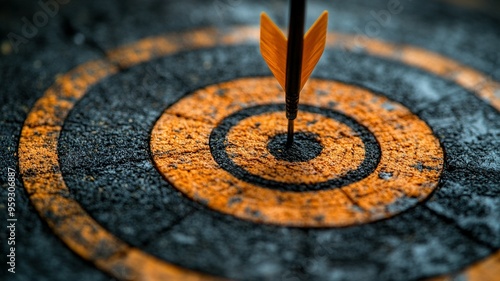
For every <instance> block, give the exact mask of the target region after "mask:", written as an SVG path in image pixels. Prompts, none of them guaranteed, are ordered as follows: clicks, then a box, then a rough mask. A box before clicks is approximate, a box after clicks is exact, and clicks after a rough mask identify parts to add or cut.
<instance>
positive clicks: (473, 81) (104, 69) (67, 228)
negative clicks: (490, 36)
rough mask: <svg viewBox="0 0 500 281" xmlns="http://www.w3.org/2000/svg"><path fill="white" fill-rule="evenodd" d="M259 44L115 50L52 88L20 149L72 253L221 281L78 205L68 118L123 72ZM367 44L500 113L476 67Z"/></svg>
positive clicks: (42, 209) (195, 43)
mask: <svg viewBox="0 0 500 281" xmlns="http://www.w3.org/2000/svg"><path fill="white" fill-rule="evenodd" d="M257 39H258V28H253V27H240V28H234V29H231V30H229V31H227V32H224V33H221V32H219V31H217V30H216V29H201V30H196V31H192V32H186V33H181V34H174V35H164V36H158V37H151V38H146V39H143V40H140V41H138V42H135V43H132V44H130V45H125V46H123V47H119V48H117V49H114V50H112V51H110V52H109V53H108V54H107V57H106V58H105V59H103V60H97V61H91V62H88V63H84V64H82V65H80V66H77V67H76V68H75V69H73V70H71V71H69V72H68V73H66V74H64V75H62V76H61V77H59V78H58V79H57V80H56V82H55V83H54V85H53V86H51V87H50V88H49V89H47V90H46V92H45V93H44V95H43V96H42V97H41V98H40V99H39V100H38V101H37V102H36V104H35V106H34V107H33V108H32V109H31V111H30V113H29V114H28V116H27V118H26V120H25V123H24V126H23V128H22V132H21V137H20V140H19V148H18V155H19V167H20V172H21V176H22V179H23V183H24V187H25V188H26V190H27V192H28V194H29V196H30V200H31V202H32V204H33V206H34V207H35V209H36V210H37V211H38V212H39V214H40V215H41V217H42V218H44V220H45V221H46V222H47V223H48V225H49V226H50V227H51V228H52V230H53V231H54V232H55V233H56V235H58V237H59V238H60V239H62V240H63V241H64V243H66V245H68V247H69V248H70V249H72V250H73V251H74V252H75V253H77V254H78V255H80V256H81V257H82V258H84V259H86V260H89V261H91V262H93V263H94V264H95V265H96V266H97V267H98V268H100V269H101V270H103V271H105V272H107V273H109V274H111V275H112V276H114V277H116V278H118V279H122V280H163V279H168V280H218V278H216V277H210V276H206V275H204V274H201V273H198V272H194V271H191V270H188V269H185V268H181V267H178V266H176V265H173V264H170V263H167V262H165V261H162V260H159V259H157V258H155V257H153V256H151V255H149V254H147V253H144V252H142V251H141V250H139V249H137V248H134V247H131V246H129V245H127V244H126V243H124V242H123V241H121V240H120V239H118V238H116V237H115V236H114V235H113V234H111V233H109V232H108V231H107V230H106V229H104V228H103V227H102V226H100V225H99V223H98V222H96V221H95V220H94V219H92V218H91V217H90V216H89V215H88V214H87V213H86V211H85V210H84V209H83V208H82V207H81V206H80V205H79V203H78V202H76V201H74V200H73V199H71V196H70V194H69V190H68V188H67V186H66V184H65V182H64V179H63V177H62V174H61V170H60V167H59V161H58V156H57V144H58V138H59V135H60V132H61V129H62V125H63V123H64V120H65V118H66V116H67V115H68V113H69V111H70V110H71V109H72V108H73V107H74V105H75V103H76V102H77V101H78V100H79V99H81V98H82V97H83V96H84V95H85V93H86V91H87V89H88V88H89V87H90V86H92V85H94V84H96V83H98V82H99V81H100V80H102V79H104V78H105V77H108V76H110V75H114V74H116V73H118V72H119V70H120V69H126V68H129V67H132V66H134V65H136V64H139V63H141V62H145V61H148V60H151V59H154V58H158V57H161V56H166V55H169V54H172V53H175V52H177V51H178V50H180V49H198V48H207V47H213V46H216V45H218V44H222V45H236V44H242V43H246V42H256V41H257ZM364 43H365V45H364V49H363V51H364V52H366V53H368V54H371V55H374V56H379V57H384V58H387V59H392V60H396V61H401V62H403V63H406V64H408V65H410V66H414V67H417V68H421V69H423V70H426V71H428V72H431V73H434V74H436V75H438V76H441V77H443V78H445V79H448V80H451V81H454V82H456V83H457V84H459V85H461V86H463V87H464V88H466V89H468V90H470V91H472V92H474V93H476V94H477V95H478V96H479V97H481V98H482V99H484V100H485V101H486V102H487V103H489V104H491V105H492V106H493V107H495V108H496V109H500V98H498V97H497V93H498V92H499V89H500V85H499V84H498V82H496V81H492V80H491V79H489V78H488V77H487V76H486V75H484V74H482V73H480V72H478V71H476V70H474V69H471V68H469V67H466V66H464V65H461V64H459V63H457V62H455V61H453V60H451V59H448V58H446V57H443V56H441V55H438V54H436V53H432V52H429V51H426V50H423V49H420V48H416V47H412V46H401V45H395V44H391V43H387V42H382V41H378V40H376V39H367V40H365V42H364ZM327 44H328V45H329V46H336V47H342V48H346V49H352V48H355V47H357V45H356V39H355V37H354V36H352V35H347V34H335V33H330V34H329V36H328V38H327ZM429 61H432V63H429ZM102 245H106V248H107V249H108V251H106V252H102V251H101V250H100V249H101V247H102ZM493 258H494V257H493ZM487 261H489V260H487ZM472 270H473V271H472V272H473V273H474V274H476V273H477V272H478V270H479V271H481V272H483V271H484V272H486V273H487V272H488V270H485V269H484V268H482V267H481V266H476V267H474V268H473V269H472Z"/></svg>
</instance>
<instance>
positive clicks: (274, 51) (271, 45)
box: [260, 13, 287, 89]
mask: <svg viewBox="0 0 500 281" xmlns="http://www.w3.org/2000/svg"><path fill="white" fill-rule="evenodd" d="M260 52H261V54H262V57H263V58H264V60H265V61H266V63H267V66H269V69H271V72H272V73H273V75H274V77H276V79H277V80H278V82H279V83H280V85H281V87H282V88H283V89H285V79H286V53H287V40H286V37H285V35H284V34H283V32H282V31H281V30H280V29H279V27H278V26H276V24H274V22H273V21H272V20H271V19H270V18H269V16H268V15H266V13H262V14H261V15H260Z"/></svg>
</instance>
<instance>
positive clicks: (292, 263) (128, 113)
mask: <svg viewBox="0 0 500 281" xmlns="http://www.w3.org/2000/svg"><path fill="white" fill-rule="evenodd" d="M243 53H245V54H246V56H248V57H250V58H251V57H255V59H248V60H246V61H245V62H244V63H240V64H239V65H238V69H239V70H238V69H233V67H236V65H234V66H233V65H231V64H228V62H231V61H233V60H234V59H236V58H237V57H238V56H241V54H243ZM341 55H342V53H341V52H340V51H336V50H328V51H327V53H326V54H325V59H324V60H323V61H322V63H321V65H320V66H319V68H318V71H317V72H316V74H315V75H316V76H317V77H320V78H325V79H335V80H340V81H345V82H353V83H356V84H358V85H360V86H364V87H368V88H370V89H373V90H375V91H377V92H382V89H383V92H384V95H385V96H387V97H389V98H390V99H392V100H396V101H398V102H401V103H403V104H404V105H406V106H407V107H409V108H414V109H415V112H416V113H417V114H419V116H420V117H421V118H423V120H424V121H426V122H427V123H428V124H429V125H430V126H431V128H433V129H434V130H435V131H436V133H437V135H438V137H439V139H440V140H441V141H442V143H443V145H444V149H445V151H446V159H447V166H448V167H450V166H453V165H456V164H453V163H454V161H458V162H459V163H461V162H462V161H463V160H464V159H471V161H472V159H477V161H479V159H478V157H480V156H481V154H479V153H478V151H472V150H471V151H469V152H467V151H463V150H457V148H458V147H461V146H465V145H466V143H464V141H466V139H464V138H463V137H462V135H461V134H460V132H461V130H462V128H463V127H466V126H468V123H462V122H463V121H465V120H467V118H464V116H467V114H471V115H476V114H477V112H481V114H485V115H486V116H489V117H490V118H489V119H487V120H484V121H483V122H487V123H486V124H485V125H484V128H485V130H487V131H488V132H496V131H498V130H500V114H499V113H498V112H497V111H495V110H494V109H492V108H491V107H490V106H488V105H486V104H484V103H483V102H481V101H480V100H479V99H478V98H477V97H475V96H474V95H473V94H471V93H468V92H467V91H465V90H463V89H462V88H460V87H458V86H456V85H455V84H453V83H450V82H447V81H444V80H442V79H440V78H438V77H436V76H433V75H429V74H427V73H425V72H422V71H419V70H416V69H413V68H409V67H407V66H405V65H402V64H399V63H394V62H389V61H384V60H381V59H376V58H372V57H368V56H365V55H353V56H352V60H351V62H350V63H351V65H354V67H351V68H348V69H349V70H348V71H343V72H342V73H338V72H336V71H335V72H332V71H333V70H334V69H333V68H331V67H329V66H330V65H337V66H338V67H343V65H342V60H341ZM258 58H259V53H258V49H257V47H256V46H241V47H228V48H224V49H223V51H222V49H219V51H215V50H204V51H192V52H189V53H184V54H180V55H177V56H171V57H168V58H164V59H159V60H155V61H152V62H150V63H146V64H142V65H140V66H137V67H134V68H132V69H130V70H128V71H127V72H126V73H122V74H119V75H115V76H114V77H111V78H110V79H107V80H105V81H104V82H102V83H100V84H99V85H98V86H96V87H94V88H93V89H92V90H90V91H89V93H88V94H87V96H86V97H85V98H84V99H82V101H81V102H80V103H79V104H78V105H77V106H76V107H75V108H74V109H73V111H72V113H71V114H70V116H69V117H68V118H67V122H66V124H65V127H64V130H63V134H62V136H61V139H60V149H59V155H60V160H61V165H62V168H63V173H64V176H65V180H66V182H67V184H68V186H70V188H71V189H72V192H73V193H74V194H75V196H76V199H77V200H78V201H79V202H81V204H82V205H83V206H84V207H85V208H86V209H87V210H88V211H89V212H90V214H91V215H92V216H93V217H95V218H97V219H98V221H99V222H101V223H102V224H103V225H104V226H105V227H106V228H107V229H110V230H111V231H112V232H113V233H115V234H116V235H118V236H119V237H120V238H122V239H124V240H125V241H127V242H128V243H130V244H132V245H135V246H137V247H141V248H142V249H144V250H145V251H148V252H150V253H152V254H154V255H156V256H159V257H161V258H163V259H165V260H167V261H171V262H173V263H175V264H180V265H182V266H184V267H188V268H193V269H197V270H201V271H203V272H208V273H212V274H216V275H221V276H227V277H231V278H242V277H243V278H242V279H245V280H257V279H263V278H264V279H266V280H276V279H279V278H280V277H282V276H283V271H289V274H292V275H293V276H298V277H300V280H310V278H313V277H314V278H318V279H321V280H330V279H329V278H333V279H332V280H365V279H377V280H401V279H404V278H408V279H409V280H412V279H418V278H422V277H426V276H432V275H436V274H440V273H446V272H452V271H455V270H457V269H459V268H462V267H463V266H464V265H466V264H470V263H471V262H472V261H475V260H478V259H480V258H482V257H484V256H486V255H487V254H488V253H490V252H491V251H492V250H493V249H495V248H497V247H498V246H500V245H498V244H494V243H492V242H494V241H496V240H498V237H499V236H500V233H499V232H498V231H496V230H495V227H496V225H497V219H498V217H497V216H498V213H497V212H495V209H488V210H489V212H482V216H481V219H482V221H477V222H476V223H474V222H471V221H469V225H468V226H467V227H469V228H470V230H469V229H467V228H466V227H462V226H461V225H460V219H459V218H454V217H452V216H446V213H444V212H440V211H439V209H437V207H435V206H442V205H443V204H444V205H449V204H451V206H450V207H448V206H447V208H446V210H453V209H454V208H456V209H459V210H462V211H465V212H466V214H467V215H466V217H467V218H468V217H469V212H470V211H468V210H465V209H464V208H463V204H461V202H460V201H457V202H453V201H448V200H441V199H440V198H446V197H449V196H450V195H449V194H448V190H447V189H441V190H439V191H437V192H436V193H435V194H434V196H433V197H432V199H431V200H430V201H429V203H426V204H424V205H423V206H419V207H417V208H413V209H410V210H409V211H407V212H405V214H403V215H398V216H396V217H394V218H391V219H388V220H386V221H382V222H375V223H371V224H366V225H362V226H355V227H349V228H342V229H324V230H314V229H311V230H304V229H287V234H286V235H284V234H281V232H279V230H280V229H286V228H280V227H271V226H263V225H258V224H253V223H250V222H245V221H241V220H238V219H235V218H231V217H229V216H226V215H222V214H218V213H216V212H214V211H211V210H209V209H206V208H205V207H202V206H201V205H197V204H196V203H193V202H192V201H191V200H189V199H187V198H184V197H182V196H181V195H179V193H178V192H177V191H176V190H175V188H174V187H172V186H170V185H169V184H168V183H166V182H164V181H163V180H162V178H161V175H160V174H159V173H158V172H156V171H155V170H154V168H153V167H152V164H151V163H150V161H149V160H147V159H148V157H149V156H148V153H149V152H148V147H147V145H148V134H149V130H150V128H152V127H153V125H154V122H155V121H156V119H157V118H158V117H159V115H160V114H161V112H162V111H163V109H164V108H166V107H168V105H169V104H171V103H174V102H175V100H176V99H178V98H179V97H180V96H181V95H182V94H183V93H189V92H192V89H190V88H189V86H186V84H184V83H181V82H180V81H179V80H174V81H169V83H166V82H167V81H165V78H163V79H162V78H161V76H163V75H165V74H166V73H172V72H174V70H175V72H176V73H181V74H182V73H190V75H192V76H196V77H199V79H198V83H199V84H193V83H191V84H189V85H190V86H193V87H200V86H201V85H204V83H206V84H207V85H208V84H213V83H216V82H222V81H226V80H229V79H232V78H236V77H242V76H254V75H264V74H266V73H267V69H266V67H265V65H264V63H263V62H262V61H261V60H258ZM173 60H177V61H187V62H193V61H200V60H208V61H211V68H210V69H209V70H206V69H204V70H203V73H204V74H205V75H200V74H199V73H198V71H199V70H197V69H196V68H192V67H191V66H192V64H190V63H183V64H181V65H182V67H181V65H174V64H172V63H171V61H173ZM367 65H376V66H377V67H366V66H367ZM145 69H156V70H157V71H156V72H148V71H145ZM235 71H236V73H235ZM211 73H217V78H214V76H212V75H211ZM167 75H168V74H167ZM133 77H135V80H136V81H137V80H139V81H150V82H152V83H145V84H143V83H137V82H132V81H133V80H134V78H133ZM175 81H177V82H175ZM427 84H430V85H432V89H433V91H432V92H431V91H429V90H427V91H423V90H422V89H421V88H420V87H421V85H427ZM163 85H168V88H165V87H164V86H163ZM185 89H187V90H185ZM402 89H404V90H402ZM446 99H448V100H449V101H448V102H442V101H443V100H446ZM451 101H454V102H451ZM469 108H470V109H469ZM279 109H280V108H279V107H278V108H277V109H276V110H279ZM249 110H250V109H248V110H246V111H249ZM263 110H264V109H263ZM281 110H282V108H281ZM252 112H253V111H252ZM256 112H258V113H260V111H258V110H257V111H256ZM435 112H439V114H435ZM458 113H460V115H459V114H458ZM241 116H243V117H241ZM241 116H240V117H241V118H244V117H245V116H248V114H245V113H241ZM241 118H237V117H236V119H237V120H239V119H241ZM445 120H454V122H453V124H448V123H443V122H444V121H445ZM461 120H463V121H462V122H460V121H461ZM344 121H345V120H344ZM223 123H224V122H222V123H221V124H223ZM231 124H232V123H231ZM221 126H222V125H221ZM230 127H231V126H230ZM351 127H352V126H351ZM440 128H446V130H441V129H440ZM120 132H121V133H120ZM479 133H480V132H469V133H468V138H474V139H477V138H481V142H484V143H485V144H488V146H486V145H481V146H480V145H477V149H479V150H481V151H483V155H490V154H491V153H494V152H495V151H497V150H498V148H499V147H498V143H496V142H495V139H496V138H495V135H494V134H486V135H484V134H479ZM483 133H484V132H483ZM219 143H221V142H219ZM469 148H470V147H469ZM423 149H425V148H423ZM369 158H373V157H371V156H370V157H369ZM134 159H137V160H134ZM138 160H140V161H138ZM471 168H472V170H479V171H481V169H480V168H479V167H477V168H473V167H471ZM87 169H88V170H87ZM450 178H451V179H462V180H467V179H468V178H470V180H469V182H470V185H467V186H466V187H465V188H468V189H469V190H470V193H469V195H470V196H476V194H475V192H474V189H470V188H474V186H478V187H481V186H482V187H483V188H488V185H489V184H491V180H490V179H488V178H481V177H477V176H476V173H475V172H471V173H469V174H463V173H455V171H454V170H453V169H446V170H445V172H444V179H443V183H442V184H445V185H446V184H447V183H448V182H449V179H450ZM88 179H91V180H88ZM472 182H473V184H472ZM497 182H499V181H498V179H497ZM117 184H118V186H120V188H116V185H117ZM264 186H265V184H264ZM283 188H289V186H283ZM490 192H491V195H492V196H491V197H490V200H488V201H479V200H478V202H477V203H480V205H479V206H477V205H476V206H474V208H472V210H471V211H472V213H471V214H474V213H476V212H480V210H481V209H483V208H495V207H496V206H497V205H498V200H499V198H498V191H496V192H495V191H493V190H491V189H490ZM151 194H153V196H151ZM452 197H453V196H452ZM96 201H99V202H100V204H95V202H96ZM460 204H461V205H460ZM490 204H491V205H490ZM132 206H136V207H132ZM137 206H141V207H140V208H137ZM433 206H434V207H433ZM453 206H455V207H453ZM393 207H394V208H398V206H397V205H396V206H393ZM402 207H404V206H402ZM448 208H449V209H448ZM110 210H115V212H110ZM457 219H458V221H456V220H457ZM153 222H154V223H153ZM150 225H154V226H152V227H151V226H150ZM479 227H483V228H484V227H486V228H487V229H488V230H487V231H479V232H478V231H476V233H474V231H472V230H473V229H474V228H479ZM230 233H231V234H230ZM479 233H481V235H479ZM228 237H230V239H228ZM484 238H486V239H484ZM228 241H230V242H228ZM262 241H266V243H267V244H266V246H265V248H268V249H261V250H260V251H258V252H255V251H256V249H255V245H256V244H259V243H263V242H262ZM286 241H296V242H293V243H294V244H297V245H302V246H300V247H297V246H293V247H292V246H291V243H292V242H290V243H288V242H286ZM322 251H323V252H324V253H323V254H322V255H319V254H317V252H322ZM180 252H182V253H183V254H182V255H179V254H178V253H180ZM282 253H288V255H291V256H301V257H306V258H301V259H289V258H287V255H285V254H282ZM253 255H258V258H255V263H253V264H249V263H248V257H249V256H253ZM219 261H224V262H219ZM228 261H230V263H231V264H230V266H228V265H227V264H226V262H228ZM285 269H286V270H285ZM353 272H356V274H359V276H358V275H352V274H353ZM329 276H330V277H329Z"/></svg>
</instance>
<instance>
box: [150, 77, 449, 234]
mask: <svg viewBox="0 0 500 281" xmlns="http://www.w3.org/2000/svg"><path fill="white" fill-rule="evenodd" d="M318 91H319V92H321V94H316V93H317V92H318ZM219 92H224V93H225V94H224V95H218V94H217V93H219ZM282 99H283V92H282V91H281V90H279V84H278V83H277V82H276V81H275V79H274V78H272V77H270V78H242V79H236V80H232V81H230V82H225V83H221V84H216V85H211V86H208V87H206V88H203V89H200V90H198V91H196V92H194V93H193V94H191V95H189V96H187V97H184V98H182V99H180V100H179V101H178V102H176V103H175V104H174V105H172V106H171V107H169V108H168V109H167V110H166V111H165V112H164V114H163V115H162V116H161V117H160V119H158V121H157V123H156V125H155V127H154V129H153V131H152V132H151V142H150V144H151V152H152V157H153V160H154V162H155V164H156V166H157V168H158V169H159V170H160V172H161V173H162V174H163V175H164V176H165V177H166V178H167V180H168V181H169V182H171V183H172V184H173V186H174V187H175V188H177V189H179V190H180V191H182V192H183V193H184V194H186V195H187V196H188V197H190V198H191V199H193V200H195V201H198V202H200V203H203V204H206V205H207V206H209V207H210V208H212V209H215V210H217V211H220V212H223V213H226V214H229V215H232V216H235V217H238V218H242V219H247V220H252V221H255V222H263V223H270V224H278V225H284V226H300V227H335V226H349V225H354V224H360V223H367V222H371V221H374V220H378V219H381V218H387V217H390V216H393V215H395V214H397V213H400V212H401V211H403V210H401V209H395V208H391V205H392V204H396V203H398V200H400V199H403V198H414V199H417V200H418V201H421V200H423V199H425V198H426V197H427V196H428V195H429V194H430V193H431V192H432V191H433V190H434V188H436V187H437V184H438V181H439V177H440V175H441V171H442V169H443V161H444V159H443V158H444V155H443V150H442V149H441V146H440V144H439V141H438V139H437V138H436V137H435V136H434V134H433V133H432V130H431V129H430V128H429V127H428V126H427V124H426V123H425V122H423V121H422V120H420V119H419V118H418V117H417V116H416V115H414V114H412V113H411V112H410V111H409V110H408V109H406V108H405V107H404V106H402V105H401V104H398V103H396V102H392V101H390V100H388V99H387V98H385V97H382V96H378V95H374V94H373V93H370V92H369V91H367V90H365V89H362V88H359V87H356V86H351V85H346V84H343V83H339V82H333V81H324V80H315V79H313V80H311V81H309V84H308V85H307V86H306V87H305V88H304V89H303V90H302V92H301V101H302V104H307V105H311V106H315V107H320V108H330V109H335V110H337V111H340V112H342V113H344V114H345V115H347V116H349V117H351V118H354V119H355V120H356V121H357V122H358V123H360V124H361V125H363V126H364V127H366V128H368V129H369V130H370V131H371V132H372V133H373V134H374V136H375V138H376V139H377V141H378V142H379V145H380V148H381V151H382V155H381V158H380V163H379V164H378V166H377V168H376V169H375V171H374V172H372V173H371V174H370V175H368V176H367V177H365V178H363V179H361V180H359V181H357V182H353V183H351V184H349V185H347V186H343V187H341V188H332V189H326V190H319V191H311V192H291V191H280V190H273V189H269V188H264V187H260V186H258V185H255V184H251V183H248V182H246V181H244V180H241V179H238V178H237V177H235V176H233V175H232V174H231V173H229V172H227V171H226V170H223V169H222V168H221V167H220V166H219V165H218V164H217V163H216V162H215V160H214V159H213V158H212V154H211V151H210V146H209V144H208V139H210V133H211V131H212V130H213V129H214V127H215V126H216V124H219V123H220V122H221V121H222V119H223V118H225V117H227V116H228V115H231V114H233V113H235V112H237V111H239V110H241V109H243V108H244V107H246V105H249V104H251V105H262V104H271V103H279V101H281V100H282ZM331 101H335V105H334V106H333V107H332V106H331V105H330V104H331ZM214 104H217V105H219V106H217V107H215V106H213V105H214ZM283 116H284V115H283ZM283 118H284V117H283ZM269 122H271V120H270V121H269ZM282 123H283V124H286V120H285V119H283V120H282ZM233 128H234V127H233ZM176 132H177V133H176ZM261 134H262V133H261ZM172 136H174V137H173V138H172ZM228 136H231V133H229V135H228ZM221 141H222V140H221ZM228 141H229V142H230V141H231V139H228ZM242 141H243V142H244V141H245V140H242ZM239 149H240V150H247V149H246V146H243V147H240V148H239ZM244 153H245V154H246V153H247V152H246V151H245V152H244ZM318 158H319V159H321V157H320V156H318ZM323 158H330V159H332V160H333V159H334V158H333V157H329V156H325V157H323ZM363 158H364V156H363ZM270 163H271V162H269V161H266V163H259V162H258V161H253V162H252V163H249V164H251V165H254V166H259V164H260V166H263V167H261V168H262V169H263V168H264V166H265V167H267V168H268V169H271V168H272V166H270ZM314 164H315V163H314V161H308V162H306V163H304V164H302V167H303V168H304V169H309V170H311V171H314V170H315V168H314ZM287 165H288V166H293V164H291V163H287ZM422 166H423V167H426V169H422V168H421V167H422ZM419 167H420V168H419ZM382 173H385V174H390V175H391V177H390V178H385V179H384V178H381V177H380V176H379V175H380V174H382ZM284 178H285V176H278V178H277V179H276V180H278V181H284V180H283V179H284ZM320 178H321V177H320ZM279 179H282V180H279ZM326 180H327V178H326V179H325V181H326ZM417 200H416V201H415V203H417Z"/></svg>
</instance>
